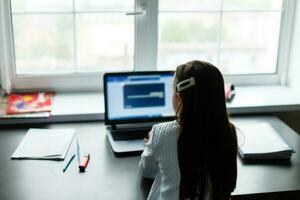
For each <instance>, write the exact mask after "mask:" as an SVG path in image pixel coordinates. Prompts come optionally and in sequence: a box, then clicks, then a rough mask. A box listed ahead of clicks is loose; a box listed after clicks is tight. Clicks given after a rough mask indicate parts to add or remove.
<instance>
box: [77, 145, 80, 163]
mask: <svg viewBox="0 0 300 200" xmlns="http://www.w3.org/2000/svg"><path fill="white" fill-rule="evenodd" d="M77 160H78V164H80V146H79V142H78V140H77Z"/></svg>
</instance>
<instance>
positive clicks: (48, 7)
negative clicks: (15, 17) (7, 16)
mask: <svg viewBox="0 0 300 200" xmlns="http://www.w3.org/2000/svg"><path fill="white" fill-rule="evenodd" d="M11 8H12V12H42V11H48V12H49V11H52V12H53V11H72V8H73V6H72V0H59V1H55V0H11Z"/></svg>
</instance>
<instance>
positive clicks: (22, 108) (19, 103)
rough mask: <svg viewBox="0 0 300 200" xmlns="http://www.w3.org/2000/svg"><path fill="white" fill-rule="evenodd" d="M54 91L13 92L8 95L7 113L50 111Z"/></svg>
mask: <svg viewBox="0 0 300 200" xmlns="http://www.w3.org/2000/svg"><path fill="white" fill-rule="evenodd" d="M52 96H53V93H50V92H45V93H44V92H34V93H20V94H17V93H13V94H10V95H9V96H8V101H7V108H6V114H20V113H33V112H50V111H51V106H52Z"/></svg>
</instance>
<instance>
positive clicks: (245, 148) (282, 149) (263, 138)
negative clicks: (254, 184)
mask: <svg viewBox="0 0 300 200" xmlns="http://www.w3.org/2000/svg"><path fill="white" fill-rule="evenodd" d="M238 128H239V129H240V132H241V134H238V135H239V137H243V139H239V141H241V142H239V154H240V156H241V157H242V158H244V159H289V158H290V157H291V155H292V153H294V152H295V151H294V150H293V148H291V147H290V146H289V145H288V144H287V142H286V141H285V140H284V139H283V138H282V137H281V136H280V135H279V134H278V133H277V132H276V130H275V129H274V128H273V127H272V126H271V125H270V124H269V123H267V122H261V123H257V124H251V125H250V124H249V125H243V126H239V127H238Z"/></svg>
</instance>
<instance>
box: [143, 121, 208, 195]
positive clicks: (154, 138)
mask: <svg viewBox="0 0 300 200" xmlns="http://www.w3.org/2000/svg"><path fill="white" fill-rule="evenodd" d="M178 135H179V125H178V123H177V122H176V121H172V122H166V123H161V124H157V125H154V126H153V127H152V130H151V132H150V138H149V141H148V143H147V144H146V148H145V150H144V151H143V153H142V155H141V160H140V162H139V171H140V173H141V175H142V176H143V177H145V178H154V182H153V185H152V187H151V190H150V193H149V196H148V200H178V199H179V185H180V169H179V163H178V155H177V140H178ZM210 190H211V182H210V181H209V180H208V189H206V192H205V196H204V199H205V200H209V199H210Z"/></svg>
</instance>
